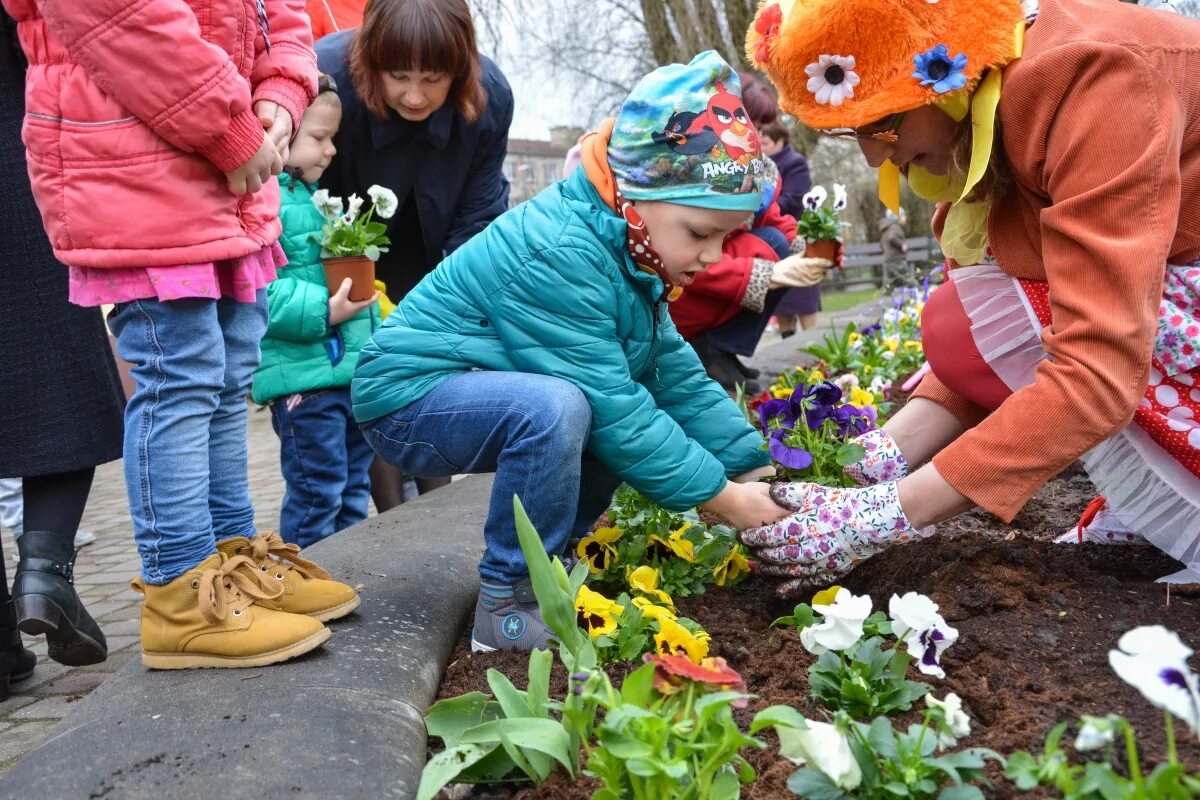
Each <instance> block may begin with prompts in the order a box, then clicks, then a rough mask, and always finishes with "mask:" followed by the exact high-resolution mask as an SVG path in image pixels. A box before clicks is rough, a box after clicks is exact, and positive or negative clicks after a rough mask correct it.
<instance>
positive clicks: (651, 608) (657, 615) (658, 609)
mask: <svg viewBox="0 0 1200 800" xmlns="http://www.w3.org/2000/svg"><path fill="white" fill-rule="evenodd" d="M633 604H634V605H635V606H637V607H638V608H640V609H641V610H642V616H643V617H645V618H646V619H652V620H654V621H656V622H657V621H659V620H662V619H666V620H669V621H670V622H674V621H675V619H676V618H675V612H674V611H672V610H671V609H669V608H664V607H662V606H658V605H655V604H654V603H652V602H650V601H649V600H647V599H646V598H644V597H635V598H633Z"/></svg>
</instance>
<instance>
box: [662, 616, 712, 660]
mask: <svg viewBox="0 0 1200 800" xmlns="http://www.w3.org/2000/svg"><path fill="white" fill-rule="evenodd" d="M654 647H655V648H656V649H657V650H658V653H659V655H664V656H671V655H686V656H687V657H688V658H689V659H690V660H691V661H692V662H694V663H696V664H699V663H700V662H701V661H702V660H704V657H705V656H707V655H708V634H704V635H703V637H702V636H701V635H700V634H694V633H692V632H691V631H689V630H688V629H687V628H685V627H683V626H682V625H680V624H679V623H678V622H675V621H674V620H669V619H660V620H658V633H656V634H654Z"/></svg>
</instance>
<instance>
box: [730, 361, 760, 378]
mask: <svg viewBox="0 0 1200 800" xmlns="http://www.w3.org/2000/svg"><path fill="white" fill-rule="evenodd" d="M733 363H734V365H736V366H737V368H738V372H740V373H742V377H743V378H747V379H749V380H754V379H755V378H757V377H758V376H760V375H762V372H761V371H760V370H757V369H755V368H754V367H748V366H746V365H745V364H743V363H742V360H741V359H740V358H738V357H737V356H734V357H733Z"/></svg>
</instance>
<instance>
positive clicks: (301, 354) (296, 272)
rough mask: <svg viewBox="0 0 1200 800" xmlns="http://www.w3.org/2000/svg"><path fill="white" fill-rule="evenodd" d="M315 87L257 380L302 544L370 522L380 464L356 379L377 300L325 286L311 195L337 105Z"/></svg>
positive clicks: (292, 172) (287, 202)
mask: <svg viewBox="0 0 1200 800" xmlns="http://www.w3.org/2000/svg"><path fill="white" fill-rule="evenodd" d="M319 88H320V91H319V92H318V94H317V96H316V98H315V99H314V100H313V102H312V105H311V106H309V108H308V110H307V111H306V112H305V114H304V118H303V120H301V122H300V129H299V133H298V134H297V135H296V139H295V141H294V142H293V143H292V146H291V151H290V153H289V156H288V160H287V169H286V170H285V172H284V174H283V175H280V176H279V185H280V189H281V191H280V194H281V195H282V199H281V208H280V211H279V218H280V221H281V222H282V223H283V236H282V238H280V240H279V241H280V244H281V245H283V250H284V252H285V253H286V254H287V258H288V265H287V267H286V268H284V269H283V270H281V271H280V272H279V277H278V279H277V280H276V281H275V282H274V283H272V284H271V285H270V286H269V287H268V288H267V308H268V312H269V315H270V316H269V322H268V324H267V335H266V336H265V337H264V338H263V341H262V363H261V364H260V366H259V367H258V370H257V371H256V372H255V373H254V402H256V403H261V404H268V403H269V404H270V406H271V422H272V424H273V425H274V427H275V433H276V434H278V435H279V442H280V463H281V466H282V469H283V477H284V480H286V481H287V493H286V494H285V496H284V498H283V511H282V514H281V515H280V522H279V532H280V535H282V536H283V538H284V540H285V541H287V542H293V543H295V544H298V545H300V546H301V547H307V546H308V545H310V544H312V543H313V542H316V541H319V540H321V539H323V538H325V537H326V536H330V535H331V534H333V533H336V532H337V531H340V530H342V529H343V528H346V527H349V526H350V525H353V524H354V523H356V522H360V521H362V520H364V519H366V517H367V504H368V502H369V500H370V494H371V483H370V479H369V478H368V476H367V470H368V468H369V467H370V464H371V460H372V458H373V457H374V454H373V453H372V452H371V448H370V446H369V445H368V444H367V442H366V440H365V439H364V438H363V435H362V432H361V431H360V430H359V429H358V426H357V425H356V424H355V422H354V416H353V414H352V412H351V407H350V379H351V377H352V376H353V374H354V367H355V365H356V364H357V363H358V353H359V350H361V349H362V346H363V345H364V344H365V343H366V341H367V340H368V339H369V338H370V336H371V334H372V332H374V330H375V329H376V328H377V327H378V325H379V307H378V305H377V303H376V300H377V299H378V297H379V294H378V292H376V294H375V296H374V297H372V298H371V299H370V300H363V301H359V302H355V301H353V300H350V299H349V293H350V288H351V281H350V279H349V278H347V279H346V280H345V281H343V283H342V285H341V287H339V289H338V291H337V292H336V293H334V294H333V295H332V296H330V294H329V289H328V287H327V285H326V283H325V271H324V268H323V267H322V264H321V245H320V243H319V242H318V236H319V235H320V233H321V227H322V225H323V224H324V222H325V220H324V219H323V218H322V217H321V214H320V212H319V211H318V210H317V208H316V206H314V205H313V202H312V196H313V187H314V185H315V184H316V181H317V179H319V178H320V177H321V173H322V172H324V170H325V168H326V167H327V166H329V160H330V159H331V158H333V155H334V153H335V152H336V151H335V150H334V147H333V135H334V134H335V133H336V132H337V128H338V123H339V122H340V120H341V103H340V102H339V100H338V95H337V91H336V88H335V87H334V85H333V82H332V80H330V79H329V78H328V77H326V76H322V77H321V80H320V85H319Z"/></svg>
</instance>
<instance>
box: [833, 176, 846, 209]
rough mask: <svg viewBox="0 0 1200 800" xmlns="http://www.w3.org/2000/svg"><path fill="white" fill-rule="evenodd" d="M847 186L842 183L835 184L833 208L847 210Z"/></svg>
mask: <svg viewBox="0 0 1200 800" xmlns="http://www.w3.org/2000/svg"><path fill="white" fill-rule="evenodd" d="M847 199H848V198H847V197H846V187H845V186H843V185H842V184H840V183H835V184H834V185H833V210H834V211H845V210H846V205H847V202H846V201H847Z"/></svg>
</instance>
